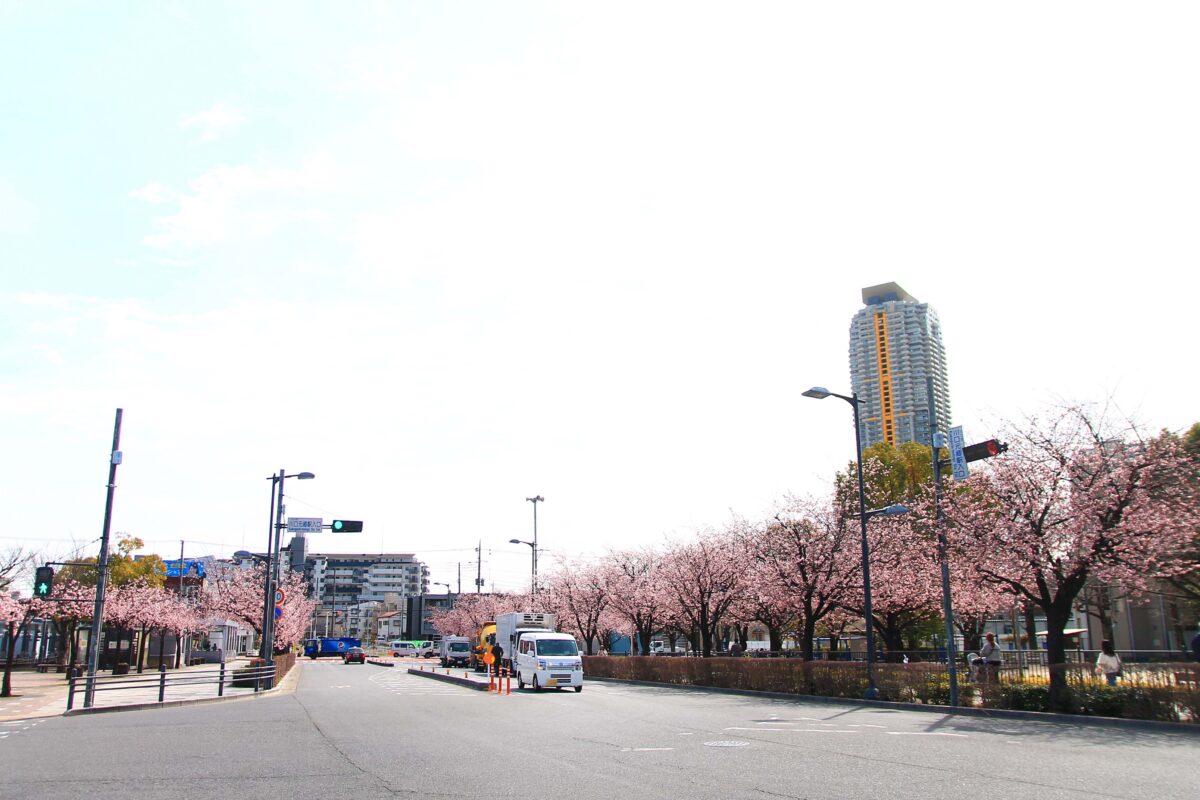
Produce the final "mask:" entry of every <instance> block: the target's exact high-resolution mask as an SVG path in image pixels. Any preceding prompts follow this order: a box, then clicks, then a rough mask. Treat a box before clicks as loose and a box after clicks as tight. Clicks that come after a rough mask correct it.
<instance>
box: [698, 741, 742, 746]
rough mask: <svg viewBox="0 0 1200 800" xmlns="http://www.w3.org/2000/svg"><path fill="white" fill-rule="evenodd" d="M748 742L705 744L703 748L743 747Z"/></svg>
mask: <svg viewBox="0 0 1200 800" xmlns="http://www.w3.org/2000/svg"><path fill="white" fill-rule="evenodd" d="M748 744H750V743H749V742H705V743H704V746H705V747H745V746H747V745H748Z"/></svg>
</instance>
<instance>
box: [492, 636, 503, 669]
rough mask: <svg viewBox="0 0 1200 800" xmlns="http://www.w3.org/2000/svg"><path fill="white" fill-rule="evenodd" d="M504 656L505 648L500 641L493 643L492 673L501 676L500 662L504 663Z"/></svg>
mask: <svg viewBox="0 0 1200 800" xmlns="http://www.w3.org/2000/svg"><path fill="white" fill-rule="evenodd" d="M503 656H504V648H503V647H501V646H500V643H499V642H496V643H495V644H493V645H492V673H493V674H495V675H496V677H500V664H501V663H503V662H502V661H501V658H502V657H503Z"/></svg>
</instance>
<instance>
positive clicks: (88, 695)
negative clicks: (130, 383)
mask: <svg viewBox="0 0 1200 800" xmlns="http://www.w3.org/2000/svg"><path fill="white" fill-rule="evenodd" d="M123 414H124V409H120V408H118V409H117V421H116V423H115V424H114V426H113V443H112V451H111V453H110V454H109V458H108V499H107V500H106V501H105V503H104V531H103V533H101V534H100V557H99V558H98V559H96V603H95V605H94V606H93V607H92V633H91V635H90V636H88V649H87V685H86V688H85V689H84V693H83V707H84V708H91V707H92V701H93V700H94V698H95V693H96V669H97V668H98V667H99V666H100V633H101V627H102V622H101V620H103V619H104V584H105V583H107V582H108V533H109V531H110V530H111V528H112V509H113V493H114V492H115V490H116V488H117V466H118V465H119V464H120V463H121V461H122V457H121V450H120V447H121V416H122V415H123Z"/></svg>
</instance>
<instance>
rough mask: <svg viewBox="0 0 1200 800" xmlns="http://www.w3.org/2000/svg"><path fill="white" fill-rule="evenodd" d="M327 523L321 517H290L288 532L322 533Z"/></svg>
mask: <svg viewBox="0 0 1200 800" xmlns="http://www.w3.org/2000/svg"><path fill="white" fill-rule="evenodd" d="M324 525H325V520H324V519H322V518H321V517H288V521H287V529H288V533H320V532H321V529H322V528H323V527H324Z"/></svg>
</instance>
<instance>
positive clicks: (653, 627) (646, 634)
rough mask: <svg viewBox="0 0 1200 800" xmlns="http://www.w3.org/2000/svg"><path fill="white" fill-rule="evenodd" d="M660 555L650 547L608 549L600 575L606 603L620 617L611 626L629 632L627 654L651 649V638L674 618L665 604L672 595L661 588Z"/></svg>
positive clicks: (670, 600)
mask: <svg viewBox="0 0 1200 800" xmlns="http://www.w3.org/2000/svg"><path fill="white" fill-rule="evenodd" d="M662 561H663V555H662V553H661V552H659V551H657V550H654V549H652V548H648V547H644V548H639V549H635V550H620V551H613V552H610V553H609V554H608V556H607V558H606V559H605V562H604V569H605V575H604V577H603V581H604V585H605V586H607V587H608V599H609V607H610V608H611V610H612V611H613V612H615V614H616V615H617V616H619V617H620V618H621V620H622V622H621V624H619V625H617V624H614V625H613V626H612V627H613V630H615V631H619V632H621V633H625V634H628V635H629V641H630V655H632V654H633V652H634V650H635V645H636V649H640V651H641V652H642V653H649V652H650V638H651V637H652V636H653V635H654V634H655V633H656V632H658V631H659V630H660V629H661V628H662V627H664V626H665V625H667V624H669V623H671V622H674V621H675V620H674V619H673V618H672V616H671V614H670V611H669V610H668V604H672V603H673V600H674V598H673V597H672V596H670V595H669V594H667V593H666V592H665V591H664V587H663V585H662V580H661V574H660V570H661V568H662Z"/></svg>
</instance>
